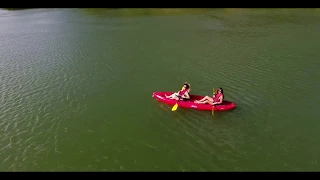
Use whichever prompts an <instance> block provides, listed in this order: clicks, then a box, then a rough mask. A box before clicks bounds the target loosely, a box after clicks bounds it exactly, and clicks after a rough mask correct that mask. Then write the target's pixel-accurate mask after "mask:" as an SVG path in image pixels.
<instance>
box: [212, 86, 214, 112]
mask: <svg viewBox="0 0 320 180" xmlns="http://www.w3.org/2000/svg"><path fill="white" fill-rule="evenodd" d="M214 94H215V92H214V88H213V95H214ZM212 116H214V105H212Z"/></svg>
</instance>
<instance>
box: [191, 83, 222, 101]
mask: <svg viewBox="0 0 320 180" xmlns="http://www.w3.org/2000/svg"><path fill="white" fill-rule="evenodd" d="M223 99H224V95H223V89H222V88H221V87H220V88H219V89H218V90H217V94H216V95H213V98H212V97H210V96H206V97H204V98H202V99H201V100H199V101H198V100H195V101H194V103H197V104H206V103H209V104H211V105H216V104H221V103H222V102H223Z"/></svg>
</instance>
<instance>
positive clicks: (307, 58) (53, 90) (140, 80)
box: [0, 9, 320, 171]
mask: <svg viewBox="0 0 320 180" xmlns="http://www.w3.org/2000/svg"><path fill="white" fill-rule="evenodd" d="M319 47H320V11H319V10H318V9H27V10H16V11H7V10H4V9H1V10H0V82H1V83H0V171H319V170H320V164H319V163H320V155H319V152H320V143H319V139H320V133H319V127H320V121H319V119H320V118H319V117H320V116H319V113H320V111H319V108H320V105H319V102H320V71H319V68H320V51H319ZM185 81H188V82H189V83H190V84H191V88H192V90H191V93H193V94H199V95H211V94H212V88H213V87H214V88H218V87H222V88H223V89H224V93H225V97H226V100H229V101H233V102H235V103H236V104H237V108H236V109H234V110H233V111H228V112H215V115H214V116H212V115H211V112H210V111H197V110H194V109H184V108H178V109H177V111H175V112H172V111H171V106H169V105H166V104H164V103H161V102H160V101H157V100H155V99H154V98H152V93H153V92H155V91H177V90H179V89H181V86H182V84H183V83H184V82H185Z"/></svg>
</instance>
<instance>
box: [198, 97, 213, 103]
mask: <svg viewBox="0 0 320 180" xmlns="http://www.w3.org/2000/svg"><path fill="white" fill-rule="evenodd" d="M209 98H210V97H209V96H205V97H204V98H202V99H200V100H199V101H197V100H195V101H194V102H195V103H200V102H201V103H202V102H204V101H207V100H209Z"/></svg>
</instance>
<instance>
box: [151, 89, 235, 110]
mask: <svg viewBox="0 0 320 180" xmlns="http://www.w3.org/2000/svg"><path fill="white" fill-rule="evenodd" d="M172 93H173V92H154V93H153V94H152V97H154V98H155V99H157V100H159V101H161V102H164V103H166V104H169V105H172V106H173V105H175V104H176V103H177V101H176V100H173V99H168V98H166V96H165V95H167V96H169V95H171V94H172ZM202 98H204V96H200V95H190V100H188V101H182V100H180V101H179V102H178V105H179V107H183V108H193V109H197V110H207V111H212V105H210V104H197V103H194V101H195V100H200V99H202ZM234 108H236V104H235V103H233V102H230V101H223V103H222V104H219V105H215V106H214V110H215V111H229V110H232V109H234Z"/></svg>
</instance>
